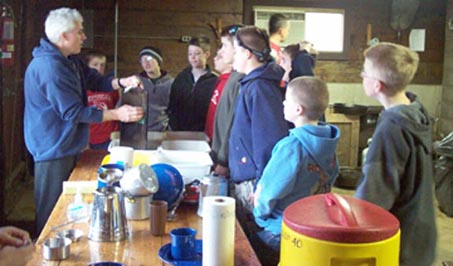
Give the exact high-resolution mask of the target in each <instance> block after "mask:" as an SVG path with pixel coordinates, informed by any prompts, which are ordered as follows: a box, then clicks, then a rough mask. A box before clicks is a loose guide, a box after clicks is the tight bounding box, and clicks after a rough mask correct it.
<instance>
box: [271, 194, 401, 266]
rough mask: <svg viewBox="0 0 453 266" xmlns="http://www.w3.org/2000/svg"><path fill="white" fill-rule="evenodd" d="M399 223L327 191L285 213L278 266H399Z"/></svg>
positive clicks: (370, 206)
mask: <svg viewBox="0 0 453 266" xmlns="http://www.w3.org/2000/svg"><path fill="white" fill-rule="evenodd" d="M399 242H400V231H399V222H398V219H397V218H396V217H395V216H393V215H392V214H391V213H390V212H388V211H386V210H384V209H383V208H381V207H379V206H377V205H374V204H372V203H369V202H367V201H364V200H360V199H357V198H353V197H348V196H339V195H337V194H333V193H328V194H320V195H315V196H311V197H307V198H304V199H301V200H299V201H296V202H294V203H293V204H291V205H290V206H288V207H287V208H286V210H285V212H284V213H283V224H282V235H281V250H280V266H292V265H294V266H303V265H309V266H313V265H316V266H398V264H399V261H398V260H399Z"/></svg>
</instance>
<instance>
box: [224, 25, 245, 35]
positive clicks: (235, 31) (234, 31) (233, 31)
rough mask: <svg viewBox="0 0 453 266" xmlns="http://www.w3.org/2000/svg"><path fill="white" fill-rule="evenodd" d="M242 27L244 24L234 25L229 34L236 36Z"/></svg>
mask: <svg viewBox="0 0 453 266" xmlns="http://www.w3.org/2000/svg"><path fill="white" fill-rule="evenodd" d="M242 27H243V26H242V25H233V26H231V27H230V28H229V29H228V34H230V35H231V36H236V33H237V32H238V30H239V29H240V28H242Z"/></svg>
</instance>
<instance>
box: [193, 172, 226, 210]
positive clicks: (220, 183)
mask: <svg viewBox="0 0 453 266" xmlns="http://www.w3.org/2000/svg"><path fill="white" fill-rule="evenodd" d="M198 191H199V197H198V211H197V214H198V216H200V217H203V198H204V197H206V196H227V194H228V182H227V179H226V178H225V177H224V176H218V175H213V174H211V175H209V176H205V177H203V178H202V179H201V180H200V186H199V189H198Z"/></svg>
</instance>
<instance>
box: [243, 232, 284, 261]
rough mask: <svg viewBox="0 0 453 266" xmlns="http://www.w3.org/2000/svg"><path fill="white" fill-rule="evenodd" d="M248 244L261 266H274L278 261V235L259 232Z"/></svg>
mask: <svg viewBox="0 0 453 266" xmlns="http://www.w3.org/2000/svg"><path fill="white" fill-rule="evenodd" d="M250 243H251V244H252V246H253V249H254V250H255V253H256V255H257V256H258V258H259V260H260V262H261V264H262V265H263V266H276V265H278V263H279V261H280V235H274V234H272V233H271V232H270V231H266V230H263V231H259V232H258V233H255V234H253V235H252V236H251V237H250Z"/></svg>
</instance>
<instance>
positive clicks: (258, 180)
mask: <svg viewBox="0 0 453 266" xmlns="http://www.w3.org/2000/svg"><path fill="white" fill-rule="evenodd" d="M65 12H69V13H71V12H73V11H68V10H65ZM54 15H55V14H54ZM79 16H80V15H77V14H76V15H75V16H69V19H72V20H73V21H69V22H68V23H70V22H73V23H75V27H68V29H67V30H68V31H70V32H72V31H75V32H74V33H75V34H79V35H78V36H79V37H80V36H81V37H80V40H81V42H83V40H84V39H85V38H84V34H83V32H82V34H80V33H79V32H80V30H81V29H83V27H82V21H81V19H80V18H79ZM49 17H50V18H51V16H50V15H49ZM48 20H49V18H48ZM47 28H48V26H47V21H46V34H47V35H48V38H49V39H50V40H51V41H49V40H48V39H43V40H42V41H41V42H42V43H41V46H42V47H44V48H41V47H40V48H37V51H35V52H34V57H35V58H34V59H33V61H32V63H31V64H30V66H29V68H28V69H27V74H26V77H25V79H26V80H25V96H26V103H25V104H26V109H25V110H26V112H25V114H26V117H25V130H26V134H25V137H26V143H27V147H28V149H29V150H30V151H31V153H32V154H33V156H34V158H35V161H37V162H44V163H46V162H47V160H50V159H58V158H60V156H67V155H70V156H71V162H70V165H68V164H69V163H68V162H63V164H64V165H66V167H65V169H66V170H68V169H69V170H72V168H73V164H72V163H73V159H75V158H73V157H72V156H75V157H77V156H78V154H79V153H80V151H81V148H79V149H78V150H77V149H74V148H72V149H69V151H68V152H66V154H63V153H62V152H61V148H60V147H55V150H57V152H56V155H55V154H54V157H55V158H50V157H49V158H47V157H46V156H45V155H46V153H45V152H44V153H43V152H42V151H41V150H40V149H41V148H43V146H42V143H41V141H39V142H40V143H37V142H38V141H37V140H36V137H35V136H33V134H32V132H33V131H34V130H36V128H35V127H33V125H34V123H32V122H30V120H31V119H36V118H35V117H36V116H40V115H41V113H42V112H41V111H37V109H38V107H39V108H43V106H46V104H49V105H50V106H53V105H52V104H53V102H52V99H53V101H55V102H56V106H58V107H59V108H60V109H61V108H62V106H61V104H60V105H59V103H58V100H57V101H56V100H55V96H53V94H52V91H54V90H61V86H58V80H52V82H53V83H54V84H55V86H53V87H52V86H50V85H49V84H48V83H41V82H40V81H39V80H36V78H35V77H36V76H39V74H37V73H36V70H37V67H38V65H37V64H38V63H40V61H39V60H40V57H39V56H45V55H40V54H39V51H40V49H41V50H42V49H47V50H52V51H53V53H54V54H58V51H60V53H59V54H58V55H55V56H58V57H61V58H59V59H58V60H59V64H61V65H63V67H61V66H60V65H58V64H56V65H55V68H57V69H63V70H61V71H62V72H64V73H63V74H64V75H62V76H68V77H69V76H70V79H71V80H70V81H69V82H70V83H72V84H73V85H74V86H75V88H74V89H73V90H74V91H75V92H82V93H81V95H83V93H84V92H85V91H86V86H85V85H86V84H88V85H92V86H93V87H92V88H94V86H95V85H96V86H99V84H100V83H102V82H104V83H105V82H107V85H106V86H105V87H106V90H107V91H111V87H113V88H115V89H118V87H125V86H142V87H143V86H144V88H145V89H146V90H148V92H151V93H154V94H153V95H156V96H155V97H154V96H150V97H149V101H150V102H149V105H150V106H152V108H153V110H154V111H155V114H156V115H154V116H152V117H150V116H149V115H148V125H149V126H152V127H155V129H156V130H166V129H168V128H171V129H172V130H192V131H204V130H206V131H207V133H208V134H209V135H210V136H212V151H213V154H212V155H213V159H214V162H215V166H214V171H215V172H216V173H217V174H221V175H224V176H228V177H229V178H230V180H231V181H232V183H233V195H234V196H235V198H236V200H237V203H238V209H237V211H238V217H239V216H241V215H244V214H245V215H244V217H245V218H243V219H241V222H242V223H243V224H242V225H243V226H245V227H246V228H247V225H246V224H245V223H247V222H249V221H250V217H253V218H252V220H253V222H254V223H256V225H258V227H259V228H260V229H261V230H260V231H258V232H250V233H253V236H251V238H252V239H253V237H256V238H255V239H256V240H257V241H261V242H262V243H264V244H265V246H266V247H267V248H269V251H270V253H269V254H272V256H274V257H276V258H277V261H278V252H279V248H280V234H281V223H282V215H283V211H284V210H285V208H286V207H287V206H289V205H290V204H291V203H293V202H295V201H297V200H298V199H301V198H303V197H307V196H310V195H313V194H319V193H326V192H328V191H330V189H331V187H332V185H333V182H334V181H335V178H336V176H337V175H338V162H337V160H336V156H335V150H336V144H337V142H338V139H339V136H340V132H339V129H338V128H337V127H335V126H333V125H330V124H328V123H324V122H319V119H320V117H321V116H322V115H323V113H324V112H325V110H326V108H327V105H328V103H329V93H328V89H327V85H326V83H325V82H324V81H322V80H320V79H319V78H315V77H307V76H304V77H297V78H293V79H292V80H291V81H290V82H289V83H288V85H287V89H286V93H285V95H282V93H281V89H280V81H281V80H282V77H283V75H284V70H283V68H282V67H280V66H278V65H277V64H276V63H275V62H274V61H273V60H272V59H271V51H272V47H271V45H272V44H271V42H270V39H269V36H268V35H267V33H266V32H265V31H264V30H262V29H259V28H257V27H254V26H241V25H232V26H228V27H225V28H224V29H223V31H222V34H221V42H222V46H221V48H220V49H219V50H218V51H217V55H216V57H215V58H214V63H215V67H216V70H217V71H219V72H220V77H217V75H216V74H214V73H213V72H212V71H211V70H210V69H209V66H208V65H207V63H206V61H207V59H208V58H209V56H210V44H209V39H207V38H206V37H199V38H194V39H192V40H191V41H190V42H189V45H188V61H189V63H190V65H189V66H188V67H187V68H185V69H184V70H183V71H182V72H181V73H179V74H178V75H177V77H176V78H175V79H174V80H173V79H172V78H171V77H169V76H168V75H167V74H166V72H164V71H161V70H160V67H161V64H162V62H163V59H162V54H161V52H160V51H159V49H157V48H155V47H145V48H143V49H142V50H141V52H140V54H139V56H140V62H141V64H142V67H143V70H144V71H143V72H142V73H140V74H139V77H140V79H139V80H137V79H136V78H134V77H129V78H124V79H113V77H108V76H107V77H101V76H99V75H96V74H94V73H93V72H92V71H89V69H88V68H85V66H86V65H80V63H78V61H76V59H73V58H72V55H75V54H78V53H79V52H80V47H78V48H77V47H76V48H77V49H74V48H73V47H67V46H65V44H64V43H65V42H63V41H61V40H60V39H61V38H63V39H64V38H66V35H65V34H63V33H64V32H57V33H59V34H60V35H58V36H56V38H54V39H52V38H51V36H49V34H50V31H49V33H48V31H47ZM49 28H50V26H49ZM51 42H52V43H53V45H52V44H51ZM55 47H57V48H55ZM364 55H365V62H364V68H363V72H362V77H363V87H364V91H365V93H366V94H367V96H369V97H372V98H374V99H376V100H378V101H379V102H380V103H381V104H382V105H383V106H384V107H385V110H384V111H383V113H382V114H381V117H380V119H379V123H378V125H377V128H376V131H375V134H374V136H373V141H372V142H371V144H370V147H369V151H368V154H367V158H366V162H365V165H364V166H363V179H362V181H361V182H360V184H359V186H358V188H357V191H356V197H358V198H361V199H365V200H368V201H371V202H373V203H375V204H377V205H379V206H381V207H383V208H385V209H386V210H389V211H390V212H391V213H393V214H394V215H395V216H396V217H397V218H398V219H399V221H400V224H401V251H400V265H430V263H432V261H433V260H434V255H435V254H434V252H435V246H436V228H435V221H434V207H433V201H432V192H431V189H432V187H431V186H432V180H431V179H432V162H431V157H430V156H431V126H430V120H429V116H428V114H427V112H426V111H425V109H424V108H423V106H422V105H421V103H420V102H419V101H417V100H416V98H415V96H414V95H412V94H409V93H406V86H407V85H408V84H409V83H410V82H411V80H412V78H413V76H414V75H415V72H416V70H417V66H418V60H419V59H418V55H417V54H416V53H415V52H413V51H411V50H409V49H408V48H406V47H403V46H401V45H396V44H392V43H379V44H377V45H374V46H372V47H370V48H368V49H367V50H366V51H365V53H364ZM75 63H76V64H75ZM42 64H43V63H41V65H42ZM74 64H75V67H74ZM77 67H78V68H77ZM74 72H76V73H77V74H73V73H74ZM80 76H83V80H84V81H89V82H84V83H83V84H82V83H81V82H80ZM53 83H50V84H53ZM108 83H110V84H108ZM65 84H66V83H65ZM107 87H110V88H107ZM96 88H97V87H96ZM41 90H42V91H44V92H45V93H43V94H41V95H37V94H36V93H32V91H41ZM51 90H52V91H51ZM67 90H68V89H66V94H65V96H71V93H69V92H67ZM31 97H35V98H36V99H32V98H31ZM42 97H44V98H42ZM46 97H48V98H50V100H47V98H46ZM71 97H72V98H74V96H71ZM83 97H86V95H85V96H80V97H79V96H77V97H76V98H77V99H78V101H79V102H77V101H76V100H74V101H73V102H77V104H78V105H80V106H81V107H80V108H76V109H74V107H72V106H69V107H68V109H67V110H64V109H61V111H60V112H57V113H56V114H53V119H55V120H61V121H62V123H65V121H66V120H69V122H70V123H71V127H73V126H72V123H86V122H100V121H109V120H121V121H123V122H130V121H138V120H140V119H141V118H142V116H143V110H140V109H134V112H132V113H133V114H132V116H127V115H126V116H124V115H120V114H118V113H114V114H115V115H110V116H109V115H108V114H104V115H103V114H102V110H104V111H105V112H108V110H109V109H112V108H113V107H112V106H107V107H105V108H103V109H101V112H100V113H99V114H96V110H99V109H96V108H94V109H93V108H89V107H86V105H85V102H84V101H86V99H83ZM62 99H63V98H62ZM37 100H40V102H39V103H38V102H36V101H37ZM44 101H47V103H46V104H44ZM60 101H61V99H60ZM167 107H168V110H165V109H166V108H167ZM31 109H33V110H35V111H36V112H34V113H33V115H32V117H33V118H32V117H31V113H30V111H31ZM60 109H58V110H60ZM51 111H52V110H47V115H48V114H49V112H51ZM79 113H80V114H79ZM84 113H86V114H85V116H86V117H85V116H84V115H83V114H84ZM71 114H72V115H71ZM43 115H45V113H43ZM167 115H168V116H167ZM81 118H83V119H81ZM37 120H38V121H40V120H42V117H38V119H37ZM286 121H289V122H291V123H293V124H294V128H293V129H290V130H289V135H288V123H287V122H286ZM40 128H42V125H41V124H40ZM61 128H62V130H64V128H69V126H64V125H62V126H61ZM74 130H76V129H74ZM42 137H43V138H46V136H42ZM56 143H57V144H58V143H59V142H56ZM389 143H390V144H389ZM37 146H40V147H41V148H39V149H37V148H36V147H37ZM40 152H41V153H40ZM43 154H44V155H43ZM40 165H41V166H40V167H42V168H43V169H44V170H48V169H49V168H50V167H51V165H47V164H46V165H44V166H43V165H42V163H41V164H40ZM42 171H43V170H41V172H42ZM58 175H60V176H62V175H65V177H66V179H67V177H68V176H69V174H67V173H65V174H61V173H58ZM49 176H52V175H49ZM37 178H38V177H37ZM41 178H42V177H41ZM63 180H64V177H63ZM63 180H62V181H63ZM48 182H50V181H46V182H41V187H40V188H38V190H39V191H41V194H42V193H43V192H42V191H44V190H45V188H43V186H46V184H47V186H49V184H48ZM37 183H38V184H39V182H37ZM60 192H61V191H60ZM42 200H44V198H42V199H41V201H37V203H38V204H44V203H43V202H42ZM49 213H50V212H49ZM47 215H48V213H47ZM44 218H45V219H47V217H44ZM45 219H44V221H45ZM41 222H42V219H41ZM246 228H245V230H246V231H247V229H246ZM255 233H256V234H255ZM252 244H253V243H252ZM272 252H274V253H272Z"/></svg>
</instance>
